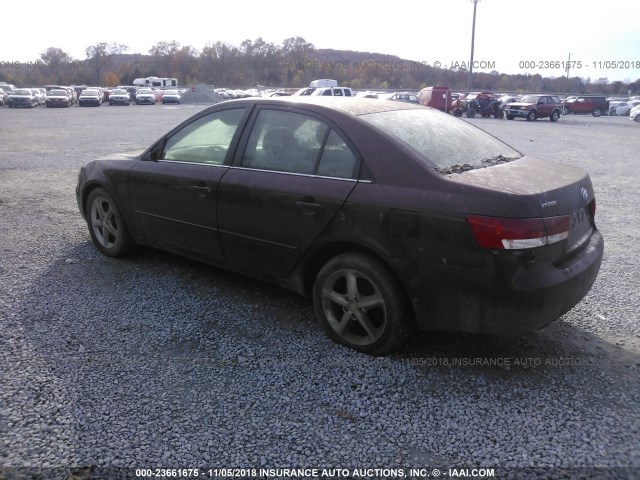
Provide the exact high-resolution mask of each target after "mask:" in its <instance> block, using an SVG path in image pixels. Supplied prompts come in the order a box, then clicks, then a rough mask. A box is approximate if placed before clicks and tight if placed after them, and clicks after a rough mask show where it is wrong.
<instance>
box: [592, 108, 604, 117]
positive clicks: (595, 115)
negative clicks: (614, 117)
mask: <svg viewBox="0 0 640 480" xmlns="http://www.w3.org/2000/svg"><path fill="white" fill-rule="evenodd" d="M591 115H593V116H594V117H599V116H600V115H602V110H600V109H599V108H594V109H593V112H591Z"/></svg>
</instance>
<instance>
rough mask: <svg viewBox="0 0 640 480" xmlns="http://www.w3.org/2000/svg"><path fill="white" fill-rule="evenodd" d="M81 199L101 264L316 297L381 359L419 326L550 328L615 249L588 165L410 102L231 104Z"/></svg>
mask: <svg viewBox="0 0 640 480" xmlns="http://www.w3.org/2000/svg"><path fill="white" fill-rule="evenodd" d="M76 198H77V203H78V207H79V210H80V212H81V214H82V215H83V217H84V218H85V220H86V222H87V227H88V231H89V234H90V236H91V239H92V241H93V243H94V245H95V247H96V248H97V249H98V250H99V251H100V252H102V253H103V254H105V255H108V256H112V257H118V256H122V255H125V254H127V253H129V252H130V251H131V250H132V249H134V247H135V246H136V245H146V246H152V247H155V248H160V249H163V250H167V251H170V252H174V253H176V254H181V255H185V256H187V257H190V258H192V259H196V260H199V261H203V262H207V263H210V264H213V265H217V266H219V267H224V268H227V269H230V270H232V271H236V272H241V273H244V274H248V275H251V276H254V277H257V278H260V279H263V280H265V281H270V282H273V283H276V284H278V285H281V286H284V287H287V288H290V289H292V290H294V291H296V292H298V293H302V294H307V295H309V296H310V297H311V298H312V299H313V303H314V306H315V310H316V314H317V317H318V319H319V322H320V324H321V325H322V327H323V328H324V330H325V331H326V333H327V334H328V336H329V337H331V338H332V339H333V340H335V341H337V342H339V343H341V344H344V345H346V346H348V347H350V348H353V349H355V350H358V351H361V352H365V353H368V354H374V355H382V354H387V353H390V352H392V351H394V350H396V349H397V348H399V347H400V346H402V345H403V343H404V342H405V341H406V340H407V339H408V338H410V337H411V336H412V334H413V332H414V331H415V330H416V328H418V329H422V330H450V331H468V332H482V333H485V334H487V333H497V334H507V335H514V334H520V333H522V332H528V331H531V330H537V329H539V328H542V327H544V326H545V325H547V324H548V323H550V322H553V321H554V320H556V319H557V318H559V317H560V316H561V315H563V314H564V313H565V312H567V311H568V310H570V309H571V308H572V307H573V306H574V305H576V304H577V303H578V302H579V301H580V300H581V299H582V298H583V297H584V296H585V295H586V294H587V292H588V291H589V289H590V288H591V286H592V284H593V282H594V281H595V279H596V276H597V274H598V271H599V268H600V264H601V260H602V255H603V250H604V241H603V239H602V236H601V235H600V233H599V232H598V230H597V228H596V224H595V211H596V209H595V194H594V189H593V186H592V184H591V180H590V178H589V175H588V174H587V173H586V172H584V171H583V170H581V169H579V168H576V167H573V166H570V165H567V164H563V163H555V162H551V161H548V160H541V159H536V158H532V157H528V156H524V155H523V154H521V153H520V152H518V151H516V150H515V149H513V148H511V147H509V146H508V145H506V144H504V143H503V142H501V141H499V140H498V139H496V138H495V137H493V136H491V135H489V134H487V133H485V132H484V131H482V130H480V129H478V128H476V127H475V126H473V125H471V124H469V123H467V122H461V121H459V120H458V119H456V118H453V117H452V116H449V115H446V114H444V113H442V112H440V111H438V110H435V109H432V108H428V107H424V106H420V105H414V104H409V103H405V102H391V101H383V100H370V99H355V98H345V97H343V98H335V97H333V98H317V97H307V98H300V97H288V98H287V97H283V98H279V99H273V98H261V97H254V98H250V99H244V100H237V101H228V102H220V103H218V104H216V105H214V106H212V107H209V108H207V109H204V110H202V111H200V112H198V113H196V114H195V115H194V116H193V117H191V118H189V119H187V120H186V121H184V122H183V123H181V124H180V125H178V126H176V127H175V128H173V129H172V130H171V131H169V132H168V133H167V134H166V135H164V136H162V137H161V138H160V139H158V140H157V141H154V143H152V144H151V146H150V147H149V148H148V149H147V150H145V151H144V152H142V153H137V154H129V155H119V156H116V157H113V158H112V159H102V160H94V161H91V162H89V163H87V164H85V165H84V166H83V167H82V168H81V170H80V173H79V176H78V183H77V188H76ZM211 212H216V214H215V215H211Z"/></svg>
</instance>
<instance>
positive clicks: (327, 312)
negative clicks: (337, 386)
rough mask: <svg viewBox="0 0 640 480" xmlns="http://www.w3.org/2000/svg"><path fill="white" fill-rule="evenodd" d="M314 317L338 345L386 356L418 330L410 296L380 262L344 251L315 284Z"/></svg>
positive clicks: (325, 268) (320, 275)
mask: <svg viewBox="0 0 640 480" xmlns="http://www.w3.org/2000/svg"><path fill="white" fill-rule="evenodd" d="M313 303H314V307H315V310H316V315H317V317H318V320H319V322H320V324H321V325H322V328H323V329H324V331H325V332H326V333H327V335H328V336H329V337H330V338H331V339H332V340H334V341H335V342H337V343H340V344H342V345H346V346H347V347H349V348H352V349H354V350H356V351H359V352H363V353H367V354H370V355H386V354H389V353H391V352H393V351H395V350H397V349H398V348H400V347H401V346H402V345H403V344H404V343H406V342H407V340H408V339H409V337H410V336H411V333H412V332H413V331H414V321H413V317H412V314H411V311H410V308H409V307H408V299H407V298H406V295H405V293H404V291H403V289H402V288H401V286H400V284H399V283H398V281H397V280H396V278H395V276H394V275H393V274H392V272H391V271H390V270H389V268H388V267H386V266H385V265H384V264H383V263H381V262H380V261H379V260H377V259H375V258H373V257H370V256H368V255H363V254H360V253H345V254H342V255H339V256H337V257H335V258H333V259H331V260H330V261H329V262H327V264H326V265H325V266H324V267H323V268H322V269H321V270H320V272H319V273H318V276H317V277H316V280H315V283H314V286H313Z"/></svg>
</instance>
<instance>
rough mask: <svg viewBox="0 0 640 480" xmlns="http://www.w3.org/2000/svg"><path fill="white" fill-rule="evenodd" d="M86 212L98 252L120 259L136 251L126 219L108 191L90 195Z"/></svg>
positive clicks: (99, 190)
mask: <svg viewBox="0 0 640 480" xmlns="http://www.w3.org/2000/svg"><path fill="white" fill-rule="evenodd" d="M85 212H86V215H87V224H88V225H89V233H90V234H91V239H92V240H93V243H94V244H95V246H96V248H97V249H98V250H100V251H101V252H102V253H104V254H105V255H108V256H110V257H120V256H123V255H126V254H127V253H129V252H130V251H131V250H133V249H134V247H135V243H134V242H133V240H132V239H131V235H130V234H129V230H128V229H127V225H126V223H125V221H124V218H123V217H122V214H121V213H120V210H119V209H118V206H117V205H116V202H115V201H114V200H113V197H112V196H111V195H110V194H109V193H108V192H107V191H106V190H104V189H103V188H96V189H95V190H93V191H92V192H91V193H90V194H89V197H88V198H87V203H86V205H85Z"/></svg>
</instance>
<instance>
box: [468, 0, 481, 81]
mask: <svg viewBox="0 0 640 480" xmlns="http://www.w3.org/2000/svg"><path fill="white" fill-rule="evenodd" d="M471 1H472V2H473V26H472V27H471V61H470V62H469V80H468V81H467V89H468V90H469V91H471V84H472V78H473V47H474V45H475V40H476V8H477V7H478V2H479V1H480V0H471Z"/></svg>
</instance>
